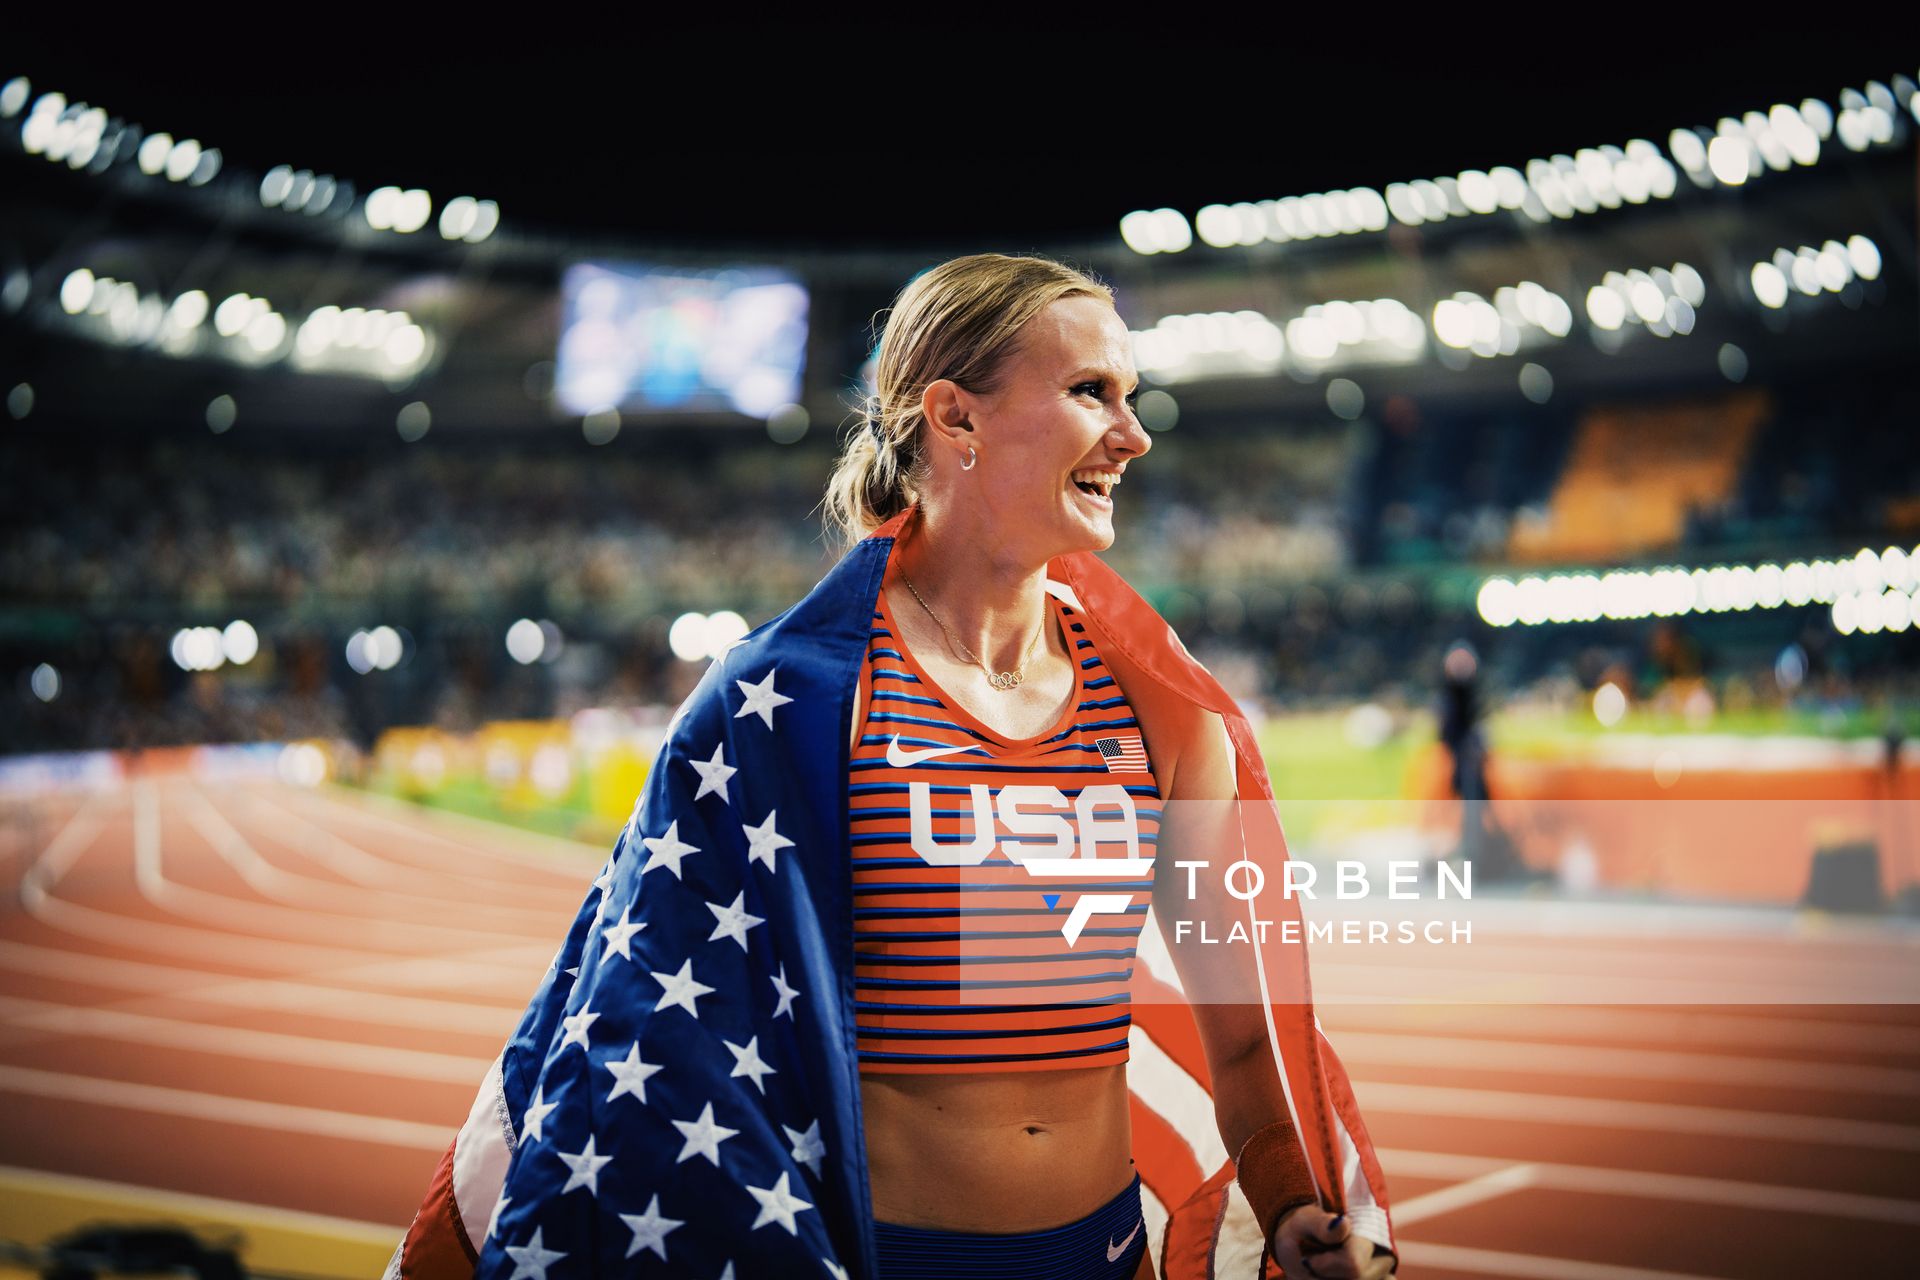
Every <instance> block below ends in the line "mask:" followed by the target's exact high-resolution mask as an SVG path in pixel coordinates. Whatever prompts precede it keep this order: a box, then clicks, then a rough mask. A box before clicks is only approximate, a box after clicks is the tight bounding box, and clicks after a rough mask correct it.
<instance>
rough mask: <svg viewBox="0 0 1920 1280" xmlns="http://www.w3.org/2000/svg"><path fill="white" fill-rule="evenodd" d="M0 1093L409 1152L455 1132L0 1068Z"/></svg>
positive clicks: (435, 1146) (441, 1145)
mask: <svg viewBox="0 0 1920 1280" xmlns="http://www.w3.org/2000/svg"><path fill="white" fill-rule="evenodd" d="M0 1093H16V1094H24V1095H26V1096H28V1097H36V1098H57V1099H60V1100H62V1101H66V1102H85V1103H90V1104H92V1105H94V1106H102V1107H118V1108H121V1109H124V1110H128V1111H145V1112H150V1113H152V1114H154V1115H168V1116H182V1117H185V1118H187V1119H191V1120H206V1121H209V1122H212V1123H216V1124H237V1125H244V1126H246V1127H247V1128H250V1129H269V1130H273V1131H275V1132H278V1133H305V1134H312V1135H315V1136H318V1137H323V1138H339V1139H342V1140H343V1141H347V1142H362V1143H372V1144H377V1145H380V1146H388V1147H406V1148H408V1149H409V1150H413V1151H433V1152H443V1151H445V1150H446V1149H447V1144H448V1143H449V1142H452V1141H453V1135H454V1133H455V1132H456V1131H457V1128H458V1126H455V1125H444V1124H418V1123H416V1122H414V1121H412V1120H395V1119H392V1118H390V1117H387V1116H362V1115H354V1114H352V1113H350V1112H346V1111H328V1110H325V1109H323V1108H320V1107H296V1106H292V1105H290V1104H288V1103H284V1102H260V1101H257V1100H255V1099H252V1098H232V1097H226V1096H223V1095H221V1094H217V1093H195V1092H193V1091H191V1090H187V1089H169V1088H165V1087H163V1086H160V1085H153V1084H134V1083H132V1082H130V1081H126V1080H101V1079H97V1078H95V1077H92V1076H75V1075H68V1074H66V1073H64V1072H56V1071H38V1070H35V1069H33V1068H31V1067H12V1066H0Z"/></svg>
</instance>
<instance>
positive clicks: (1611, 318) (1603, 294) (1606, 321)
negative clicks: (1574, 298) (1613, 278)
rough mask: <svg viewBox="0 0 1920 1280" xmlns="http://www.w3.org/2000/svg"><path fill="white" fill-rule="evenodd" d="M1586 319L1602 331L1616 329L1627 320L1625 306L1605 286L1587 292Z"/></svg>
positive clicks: (1615, 293) (1616, 295)
mask: <svg viewBox="0 0 1920 1280" xmlns="http://www.w3.org/2000/svg"><path fill="white" fill-rule="evenodd" d="M1587 318H1588V319H1589V320H1592V321H1593V323H1594V324H1595V325H1596V326H1598V327H1599V328H1602V329H1618V328H1619V327H1620V325H1621V324H1622V323H1623V322H1624V321H1625V320H1626V318H1627V304H1626V303H1625V302H1624V301H1622V300H1621V298H1620V295H1619V294H1618V293H1617V292H1615V291H1614V290H1612V289H1609V288H1607V287H1606V286H1605V285H1595V286H1594V287H1593V288H1591V289H1589V290H1587Z"/></svg>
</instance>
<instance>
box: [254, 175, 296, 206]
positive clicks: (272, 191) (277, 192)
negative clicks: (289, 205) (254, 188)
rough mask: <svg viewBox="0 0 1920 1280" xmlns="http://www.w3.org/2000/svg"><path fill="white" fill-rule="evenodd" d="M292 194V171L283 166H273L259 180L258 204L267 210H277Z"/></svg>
mask: <svg viewBox="0 0 1920 1280" xmlns="http://www.w3.org/2000/svg"><path fill="white" fill-rule="evenodd" d="M292 194H293V170H292V169H290V168H288V167H287V166H286V165H284V164H277V165H275V166H273V168H271V169H269V170H267V173H266V176H265V177H263V178H261V179H260V203H261V204H263V205H265V206H266V207H267V208H269V209H275V208H278V207H279V206H280V203H281V202H282V201H283V200H285V199H286V198H287V197H288V196H290V195H292Z"/></svg>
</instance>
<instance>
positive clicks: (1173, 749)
mask: <svg viewBox="0 0 1920 1280" xmlns="http://www.w3.org/2000/svg"><path fill="white" fill-rule="evenodd" d="M1100 660H1101V661H1102V662H1104V663H1105V664H1106V666H1107V669H1108V670H1109V671H1111V672H1112V673H1113V677H1114V680H1115V682H1117V683H1118V684H1119V686H1120V692H1121V693H1122V694H1124V695H1125V696H1126V699H1127V705H1128V706H1129V707H1131V708H1132V709H1133V717H1134V719H1136V720H1138V721H1139V722H1140V736H1141V737H1143V738H1145V739H1146V743H1147V756H1148V758H1149V759H1150V760H1152V762H1153V772H1154V776H1155V778H1156V779H1157V780H1158V782H1159V784H1160V794H1161V795H1162V796H1163V797H1165V798H1167V799H1172V798H1174V797H1176V796H1178V797H1181V798H1184V799H1229V798H1231V797H1232V796H1233V794H1234V790H1233V786H1234V779H1233V757H1232V754H1231V751H1230V750H1229V748H1228V745H1227V744H1228V739H1227V733H1226V722H1225V720H1223V719H1222V718H1221V716H1220V714H1219V713H1218V712H1215V711H1209V710H1207V708H1205V707H1203V706H1201V705H1200V704H1199V703H1197V702H1194V701H1193V700H1192V699H1190V698H1187V697H1185V696H1184V695H1182V694H1179V693H1176V692H1175V691H1174V690H1172V689H1169V688H1168V687H1167V686H1166V685H1164V684H1162V683H1160V681H1158V680H1156V679H1154V678H1153V677H1152V676H1149V675H1148V674H1147V673H1146V672H1145V671H1143V670H1141V669H1140V668H1139V667H1138V666H1136V665H1135V664H1134V663H1133V662H1132V661H1131V660H1130V659H1128V657H1127V656H1126V654H1125V653H1124V652H1120V651H1119V649H1118V646H1112V645H1109V646H1107V648H1106V649H1103V650H1102V651H1101V653H1100Z"/></svg>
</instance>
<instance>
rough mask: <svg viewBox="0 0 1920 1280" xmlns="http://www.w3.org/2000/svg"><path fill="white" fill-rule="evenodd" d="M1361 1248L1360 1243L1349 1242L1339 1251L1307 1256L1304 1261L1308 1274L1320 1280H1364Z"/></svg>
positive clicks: (1326, 1251) (1331, 1250)
mask: <svg viewBox="0 0 1920 1280" xmlns="http://www.w3.org/2000/svg"><path fill="white" fill-rule="evenodd" d="M1360 1248H1361V1246H1360V1244H1359V1242H1358V1241H1348V1242H1347V1244H1345V1245H1344V1246H1342V1247H1341V1248H1338V1249H1327V1250H1324V1251H1321V1252H1317V1253H1308V1254H1305V1255H1304V1256H1303V1258H1302V1261H1303V1262H1304V1263H1305V1264H1306V1271H1307V1274H1308V1275H1309V1276H1318V1277H1319V1278H1320V1280H1362V1275H1363V1273H1362V1271H1361V1268H1362V1266H1363V1265H1364V1264H1363V1263H1362V1262H1361V1260H1360Z"/></svg>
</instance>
